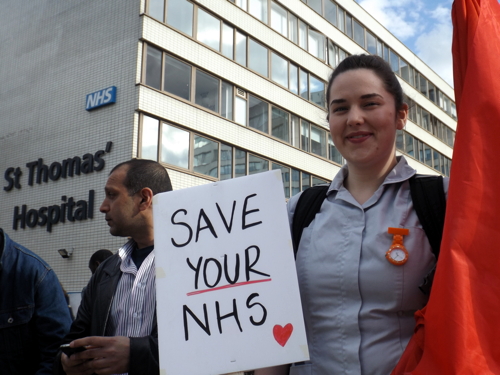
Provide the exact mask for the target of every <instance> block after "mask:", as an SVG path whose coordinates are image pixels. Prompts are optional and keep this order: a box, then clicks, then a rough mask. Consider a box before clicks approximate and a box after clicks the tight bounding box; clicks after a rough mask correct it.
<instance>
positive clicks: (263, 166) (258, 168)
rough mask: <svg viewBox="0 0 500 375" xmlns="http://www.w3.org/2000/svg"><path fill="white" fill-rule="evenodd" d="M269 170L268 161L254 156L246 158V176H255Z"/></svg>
mask: <svg viewBox="0 0 500 375" xmlns="http://www.w3.org/2000/svg"><path fill="white" fill-rule="evenodd" d="M268 170H269V161H267V160H265V159H262V158H259V157H258V156H255V155H250V157H249V158H248V174H249V175H252V174H256V173H260V172H265V171H268Z"/></svg>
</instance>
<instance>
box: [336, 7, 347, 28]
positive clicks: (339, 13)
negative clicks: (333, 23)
mask: <svg viewBox="0 0 500 375" xmlns="http://www.w3.org/2000/svg"><path fill="white" fill-rule="evenodd" d="M337 16H338V17H337V20H338V22H337V25H338V28H339V29H340V31H342V32H345V11H344V9H342V8H340V7H339V8H338V11H337Z"/></svg>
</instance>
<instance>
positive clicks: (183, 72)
mask: <svg viewBox="0 0 500 375" xmlns="http://www.w3.org/2000/svg"><path fill="white" fill-rule="evenodd" d="M148 48H149V47H148ZM163 79H164V82H163V89H164V90H165V91H166V92H169V93H171V94H174V95H177V96H180V97H181V98H183V99H186V100H189V99H190V97H189V95H190V92H191V66H189V65H188V64H185V63H183V62H181V61H179V60H177V59H174V58H173V57H171V56H169V55H165V72H164V75H163Z"/></svg>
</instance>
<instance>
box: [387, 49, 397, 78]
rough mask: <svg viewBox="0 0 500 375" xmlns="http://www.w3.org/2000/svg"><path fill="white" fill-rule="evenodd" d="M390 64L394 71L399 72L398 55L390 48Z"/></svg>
mask: <svg viewBox="0 0 500 375" xmlns="http://www.w3.org/2000/svg"><path fill="white" fill-rule="evenodd" d="M390 56H391V57H390V62H389V63H390V65H391V69H392V71H393V72H394V73H396V74H399V56H398V55H396V54H395V53H394V52H393V51H392V50H391V52H390Z"/></svg>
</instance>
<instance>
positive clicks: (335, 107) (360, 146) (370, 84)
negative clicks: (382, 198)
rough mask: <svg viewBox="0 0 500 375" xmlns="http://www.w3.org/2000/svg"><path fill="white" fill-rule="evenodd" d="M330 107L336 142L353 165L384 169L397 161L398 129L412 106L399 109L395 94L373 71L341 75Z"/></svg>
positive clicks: (331, 128)
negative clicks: (387, 88) (396, 105)
mask: <svg viewBox="0 0 500 375" xmlns="http://www.w3.org/2000/svg"><path fill="white" fill-rule="evenodd" d="M328 106H329V109H328V110H329V113H328V116H329V119H328V122H329V124H330V132H331V134H332V139H333V142H334V143H335V146H336V147H337V149H338V150H339V152H340V153H341V154H342V156H343V157H344V158H345V159H346V161H347V163H348V164H349V165H352V166H354V167H357V168H362V169H366V168H384V167H385V166H388V165H389V164H391V163H394V162H395V147H396V146H395V138H396V130H397V129H403V127H404V126H405V124H406V118H407V115H408V106H407V105H406V104H405V105H403V108H401V109H400V110H398V111H396V107H395V101H394V97H393V95H392V94H391V93H389V92H388V91H386V89H385V88H384V84H383V83H382V81H381V80H380V78H379V77H378V76H377V75H376V74H375V73H374V72H373V71H371V70H369V69H355V70H349V71H347V72H344V73H341V74H339V75H338V76H337V77H336V78H335V80H334V81H333V83H332V85H331V88H330V103H328Z"/></svg>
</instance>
